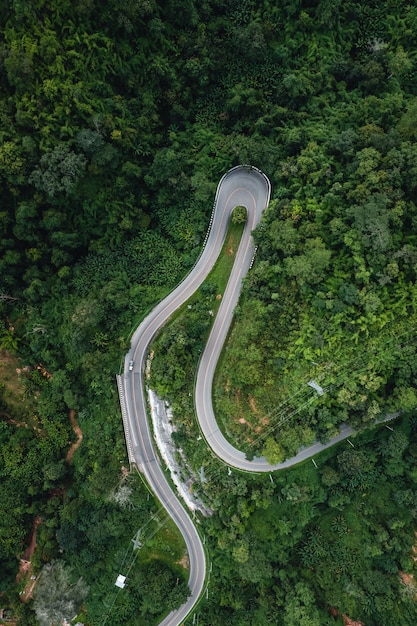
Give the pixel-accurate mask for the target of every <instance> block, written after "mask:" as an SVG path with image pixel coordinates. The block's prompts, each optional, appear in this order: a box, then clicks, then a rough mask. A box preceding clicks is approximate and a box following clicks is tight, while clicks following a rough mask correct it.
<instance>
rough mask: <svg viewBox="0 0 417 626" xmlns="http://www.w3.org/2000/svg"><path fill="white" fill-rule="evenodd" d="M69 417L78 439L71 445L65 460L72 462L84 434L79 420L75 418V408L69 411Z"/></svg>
mask: <svg viewBox="0 0 417 626" xmlns="http://www.w3.org/2000/svg"><path fill="white" fill-rule="evenodd" d="M69 419H70V422H71V426H72V429H73V431H74V432H75V434H76V435H77V441H75V443H73V444H72V446H71V447H70V449H69V450H68V452H67V456H66V457H65V461H66V462H67V463H71V461H72V457H73V456H74V453H75V451H76V450H77V448H78V447H79V446H80V445H81V442H82V440H83V434H82V432H81V428H80V427H79V426H78V422H77V420H76V419H75V411H74V409H71V410H70V412H69Z"/></svg>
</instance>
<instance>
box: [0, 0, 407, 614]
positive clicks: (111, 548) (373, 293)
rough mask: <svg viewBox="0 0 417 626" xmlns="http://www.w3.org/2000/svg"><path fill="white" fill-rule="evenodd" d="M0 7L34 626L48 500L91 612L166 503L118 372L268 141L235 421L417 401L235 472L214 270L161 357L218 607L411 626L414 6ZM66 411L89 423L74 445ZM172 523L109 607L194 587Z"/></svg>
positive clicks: (165, 340) (5, 238)
mask: <svg viewBox="0 0 417 626" xmlns="http://www.w3.org/2000/svg"><path fill="white" fill-rule="evenodd" d="M0 23H1V26H2V28H1V29H0V58H1V63H0V136H1V142H0V193H1V199H2V200H1V208H0V217H1V219H0V347H1V350H2V363H5V364H4V365H2V366H1V367H2V369H1V374H0V376H1V395H0V401H1V407H0V411H1V420H0V444H1V445H0V496H1V502H2V515H1V517H0V565H1V568H2V576H1V581H0V593H1V594H2V595H1V598H2V604H4V606H6V607H7V608H9V607H12V608H13V610H14V613H15V615H16V617H17V618H19V620H20V623H21V624H23V625H24V626H31V625H34V624H36V623H37V618H36V614H35V610H37V614H38V616H40V618H41V616H42V615H44V616H45V615H46V616H49V615H50V613H48V606H45V604H43V605H42V600H44V599H45V598H47V594H43V595H42V586H40V587H39V589H40V591H39V595H38V598H37V597H36V587H35V589H34V599H33V600H30V601H29V602H27V603H22V602H21V598H20V596H19V595H18V592H19V591H20V590H21V589H20V588H19V585H16V575H17V572H18V569H19V559H20V557H21V556H22V555H23V554H24V552H25V549H26V548H27V545H28V541H29V537H30V535H31V529H32V528H33V524H34V521H35V519H36V518H37V516H40V517H41V520H42V521H41V523H40V524H39V526H38V528H37V539H36V541H37V545H36V549H35V552H34V554H33V557H31V561H32V567H33V570H34V572H35V574H39V573H40V572H42V571H43V574H42V575H44V576H45V578H44V580H45V579H47V577H48V575H50V576H53V575H55V573H56V572H58V575H59V580H61V582H62V585H64V583H65V581H67V582H68V585H69V588H70V589H73V590H75V591H76V593H75V594H74V597H71V594H69V596H67V595H65V594H62V597H63V598H64V597H65V598H67V597H68V601H69V602H70V604H69V606H71V610H72V609H73V604H71V602H72V601H73V600H74V602H75V604H76V605H80V606H79V608H78V606H77V610H80V621H83V622H84V623H85V624H86V625H87V626H96V625H97V626H99V625H100V626H101V624H102V622H103V620H104V619H105V616H104V612H103V611H104V609H106V610H110V609H108V606H109V605H110V606H111V602H112V601H113V599H114V598H115V597H116V596H114V595H113V594H114V592H115V589H116V588H115V587H114V582H115V580H116V576H117V575H118V574H119V573H123V572H121V571H119V570H120V565H121V563H123V558H124V556H125V555H126V551H127V550H128V548H130V550H131V552H132V550H133V544H132V543H131V539H132V538H133V537H135V536H136V533H137V530H138V529H139V528H141V527H142V526H144V525H146V524H148V523H149V524H151V523H152V522H151V521H150V520H152V519H153V516H154V514H155V513H156V512H157V509H158V507H157V505H156V504H155V503H154V501H153V498H152V497H151V496H149V499H148V492H147V491H146V490H145V488H144V487H143V486H142V485H141V484H140V481H139V480H137V479H136V478H135V477H133V476H132V475H131V474H130V473H128V474H126V471H128V468H127V459H126V450H125V444H124V437H123V428H122V421H121V417H120V411H119V403H118V396H117V389H116V384H115V373H116V372H117V371H118V369H119V365H120V360H121V357H122V356H123V354H125V352H126V350H127V348H128V346H129V338H130V332H131V329H132V326H133V324H134V323H135V322H138V321H139V320H140V319H142V318H143V316H144V315H145V313H146V312H147V311H148V310H149V309H150V308H151V307H152V306H153V305H154V304H155V303H156V302H157V301H158V300H159V299H160V298H162V297H163V296H164V295H165V294H166V293H168V292H169V290H170V289H172V287H173V286H175V285H176V284H177V283H178V281H179V280H181V278H182V277H183V276H184V274H185V273H186V272H187V271H188V270H189V269H190V268H191V267H192V265H193V263H194V262H195V260H196V258H197V256H198V254H199V252H200V250H201V246H202V243H203V241H204V236H205V233H206V229H207V224H208V221H209V217H210V212H211V208H212V203H213V199H214V195H215V190H216V186H217V183H218V181H219V179H220V177H221V176H222V175H223V174H224V172H225V171H227V169H229V168H230V167H232V166H234V165H237V164H241V163H250V164H253V165H255V166H257V167H259V168H260V169H262V170H263V171H264V172H265V173H266V174H267V175H268V177H269V178H270V180H271V182H272V187H273V194H272V201H271V205H270V208H269V210H268V212H267V213H266V214H265V219H264V220H263V224H262V225H261V227H260V228H259V229H258V231H257V232H256V233H255V239H256V243H257V245H258V252H257V257H256V262H255V264H254V267H253V269H252V270H251V272H250V273H249V275H248V278H247V280H246V283H245V286H244V290H243V295H242V299H241V302H240V303H239V307H238V310H237V312H236V320H235V324H234V325H233V328H232V329H231V332H230V336H229V342H228V344H227V346H226V349H225V351H224V354H223V357H222V360H221V363H220V367H219V370H218V372H217V374H216V386H215V398H214V399H215V403H216V409H217V411H218V414H219V416H220V418H221V420H222V422H221V424H222V428H223V429H224V430H225V431H226V432H227V433H228V436H230V437H231V439H232V440H233V441H234V442H235V443H236V444H237V445H240V446H241V447H242V448H243V449H245V450H246V451H247V453H248V454H249V455H250V454H255V453H256V454H257V453H259V452H266V453H267V455H268V457H269V458H271V459H272V458H274V459H277V458H281V457H284V456H288V455H291V454H293V453H294V452H295V451H296V449H297V448H298V446H299V445H300V444H302V443H307V442H308V441H310V440H311V439H312V438H315V437H318V438H320V439H321V440H326V439H327V438H328V437H330V436H331V435H332V434H333V433H334V432H335V431H336V430H337V428H338V426H339V424H340V422H341V421H349V422H351V423H353V424H354V425H355V426H357V427H360V428H362V427H366V426H368V425H370V424H372V422H373V420H374V418H375V417H379V416H381V415H384V414H385V413H386V412H387V411H392V410H398V409H402V410H403V414H402V415H401V417H400V418H399V419H398V420H397V423H395V425H394V424H393V427H394V429H395V430H394V432H391V431H389V430H388V429H387V428H384V427H382V428H379V429H376V430H375V429H370V430H369V431H366V433H365V434H364V435H361V438H359V439H355V440H354V445H355V448H351V447H350V446H349V444H348V443H345V444H341V445H340V446H338V447H337V448H335V449H334V450H330V451H327V452H326V453H325V454H324V455H322V456H321V457H319V458H317V459H316V460H317V465H318V468H317V469H316V468H315V467H314V466H313V464H312V463H307V464H305V465H303V466H301V467H299V468H294V469H293V470H291V471H289V472H285V473H282V474H277V475H274V476H273V482H272V481H271V480H270V478H269V476H267V477H258V476H247V475H240V474H238V473H235V472H232V473H231V474H230V475H229V473H228V471H227V468H224V467H223V466H222V465H221V464H220V463H219V462H218V461H217V460H216V459H213V458H212V456H211V454H210V452H209V451H208V450H207V448H206V446H205V444H204V442H202V441H201V440H200V441H199V440H198V430H197V428H196V425H195V421H194V413H193V406H192V395H191V396H190V395H189V393H190V392H191V393H192V381H193V380H194V372H195V364H196V363H197V361H198V354H199V350H200V349H201V347H202V344H203V338H204V336H205V333H206V332H208V328H209V324H210V320H211V319H212V317H211V315H210V314H209V313H208V311H210V310H213V313H214V312H215V307H216V303H217V302H218V301H217V300H216V296H217V295H219V294H220V293H222V290H221V287H219V286H218V285H217V284H215V283H214V281H213V282H212V283H211V284H210V280H212V279H210V280H209V281H208V282H207V283H206V284H205V285H204V286H203V287H202V288H201V289H200V291H199V294H198V295H197V296H196V300H195V301H193V303H192V309H184V310H183V311H181V312H179V313H178V316H177V317H176V318H174V320H173V323H172V326H168V327H167V329H166V331H162V332H161V334H160V335H159V337H158V339H157V342H156V344H155V345H156V346H157V349H156V350H155V357H154V364H153V372H154V374H153V375H154V376H155V378H154V380H155V381H156V386H157V387H158V389H159V391H160V392H162V393H163V394H164V395H165V396H166V397H167V398H169V399H171V400H172V401H173V405H174V411H175V416H176V419H177V420H178V426H179V428H178V433H177V435H176V436H177V438H178V442H179V443H181V445H182V446H183V447H184V450H185V451H186V453H187V456H188V458H189V460H190V463H191V464H192V465H193V467H194V468H195V469H199V468H200V467H201V466H204V467H205V474H206V476H207V483H206V484H204V485H203V486H201V493H202V496H203V497H205V498H206V500H207V501H208V502H209V503H210V505H211V506H212V507H213V508H214V509H215V514H214V515H213V516H212V517H211V518H210V519H209V520H201V521H200V523H201V528H202V530H203V531H204V533H205V535H206V538H207V543H208V545H209V551H210V555H211V558H212V560H213V575H212V576H211V583H210V588H209V598H208V600H204V601H203V602H202V604H201V609H200V610H199V609H198V610H199V611H200V612H199V624H200V625H203V624H207V626H208V625H210V626H216V625H217V624H218V625H219V626H220V624H221V625H222V626H223V624H225V623H228V624H230V625H231V626H245V624H251V625H252V624H254V623H256V624H259V625H260V626H262V625H263V624H265V625H266V624H268V623H270V622H271V621H272V622H276V621H277V620H279V621H280V623H282V626H304V624H308V625H309V626H316V625H317V626H324V625H325V624H327V623H329V624H335V623H341V620H342V617H341V615H342V614H343V613H346V614H349V615H350V616H351V617H352V618H355V619H361V620H362V621H363V622H364V624H366V626H374V625H375V626H377V625H378V626H381V624H387V625H389V626H397V624H398V625H400V624H401V626H404V625H410V626H414V625H415V624H416V622H417V620H416V614H415V613H416V605H415V590H414V579H413V578H412V576H413V574H414V560H413V551H412V546H413V543H414V541H415V537H414V531H415V515H416V500H415V499H416V484H415V483H416V480H415V470H414V465H415V456H416V455H415V448H416V445H417V442H416V441H415V437H414V433H415V422H414V411H415V407H416V391H415V388H416V371H417V358H416V352H415V340H414V335H415V328H416V326H417V324H416V312H415V301H416V293H415V282H416V280H415V279H416V276H415V271H416V269H415V268H416V258H417V256H416V251H417V244H416V241H415V239H416V236H415V234H414V233H415V230H416V206H415V190H416V186H417V173H416V168H415V163H416V156H417V153H416V139H417V136H416V128H417V124H416V120H417V87H416V85H417V82H416V53H415V50H416V49H417V8H416V7H414V6H413V4H412V3H410V2H406V1H405V0H396V1H395V2H393V1H391V0H383V1H382V2H370V1H369V0H347V1H345V2H341V1H339V0H331V1H330V0H302V1H300V2H295V1H294V0H291V1H290V0H288V1H283V2H279V3H276V2H270V1H269V0H227V1H226V2H224V1H222V2H219V1H218V0H207V1H205V2H202V3H196V2H193V1H192V0H191V1H190V0H175V1H174V0H167V1H166V2H164V3H161V2H159V1H158V0H149V1H148V0H139V1H137V2H131V3H126V2H125V1H123V2H121V1H120V0H75V1H73V2H69V0H54V2H52V1H50V0H25V1H20V0H19V1H18V0H6V1H5V2H2V3H1V5H0ZM241 217H242V216H241ZM231 256H232V255H231ZM226 274H227V270H225V275H226ZM222 280H223V279H222ZM175 325H176V326H175ZM174 339H175V340H176V342H175V341H174ZM178 339H180V341H177V340H178ZM181 341H183V342H182V343H181ZM164 356H165V358H164ZM167 356H168V357H169V359H168V358H166V357H167ZM16 369H19V370H20V371H21V373H20V374H18V373H17V372H16ZM311 379H315V380H317V381H318V382H319V383H320V384H322V385H323V386H324V387H326V388H328V392H327V393H326V394H325V395H324V396H323V397H321V398H319V397H318V396H317V395H314V392H313V390H311V389H310V388H308V387H307V382H308V381H309V380H311ZM297 394H299V396H298V399H297ZM311 398H313V400H312V401H311V403H310V399H311ZM300 400H302V402H301V406H302V407H303V408H302V410H299V409H300ZM71 410H73V411H75V416H76V420H77V423H78V425H79V427H80V429H81V432H82V435H83V439H82V443H81V444H80V446H79V447H78V448H77V450H76V451H75V452H74V455H73V457H72V458H71V459H70V460H69V461H68V462H66V461H65V459H66V457H67V454H68V451H69V450H70V449H71V446H72V444H74V443H75V441H76V439H77V437H76V435H75V433H74V431H73V429H72V426H71V421H70V419H69V415H70V413H69V412H70V411H71ZM123 468H126V470H124V469H123ZM149 542H150V543H149V545H148V546H147V548H146V549H144V550H143V552H140V551H139V555H138V556H137V558H136V561H135V562H134V564H133V565H132V569H131V571H130V579H131V583H130V584H129V585H128V586H127V587H126V589H125V590H123V591H122V592H121V593H120V595H119V596H117V598H116V599H115V603H114V605H113V608H112V609H111V610H110V614H109V615H110V617H109V623H110V621H111V623H112V624H119V623H120V624H123V626H129V625H130V624H132V625H133V624H134V625H135V626H136V625H137V624H138V623H144V624H146V625H148V624H151V623H152V621H154V622H155V623H157V622H158V619H159V616H158V613H157V612H159V614H163V613H165V612H166V611H168V610H169V608H170V607H172V606H174V605H175V604H179V603H181V602H182V601H183V600H184V598H185V597H186V595H187V589H186V585H185V583H184V581H185V580H186V578H187V573H186V568H184V567H183V564H185V565H186V563H185V561H184V560H183V557H184V554H183V547H181V546H180V543H179V539H178V537H177V536H176V535H175V531H174V529H171V528H170V526H169V525H168V526H167V525H164V526H163V527H162V528H161V529H160V530H159V533H156V534H155V535H154V536H152V538H150V539H149ZM325 548H326V549H325ZM327 548H329V549H327ZM129 554H130V553H129ZM132 554H133V552H132ZM129 558H130V557H129ZM56 563H60V565H56ZM181 563H182V564H181ZM40 580H42V577H41V579H40ZM80 580H82V583H78V581H80ZM156 581H161V583H162V584H163V587H164V589H165V590H166V596H161V595H159V596H158V598H159V599H158V600H157V599H156V596H157V595H158V593H159V594H160V593H161V591H160V589H159V588H158V589H156V586H155V584H156ZM383 582H384V585H383ZM38 584H40V583H37V585H38ZM77 585H78V586H77ZM63 589H64V588H63ZM58 595H59V591H58ZM0 608H1V607H0ZM333 609H334V611H336V610H337V612H338V613H339V617H333V613H334V611H333ZM332 611H333V612H332ZM69 617H70V618H72V617H73V615H70V616H69ZM46 619H50V618H49V617H47V618H46ZM192 619H193V618H190V620H189V621H190V622H191V621H192ZM140 620H142V621H140ZM337 620H338V621H337Z"/></svg>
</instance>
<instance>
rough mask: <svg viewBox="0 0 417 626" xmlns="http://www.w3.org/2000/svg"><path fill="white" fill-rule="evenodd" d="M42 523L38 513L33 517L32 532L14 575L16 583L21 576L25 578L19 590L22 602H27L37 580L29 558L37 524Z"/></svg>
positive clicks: (32, 548)
mask: <svg viewBox="0 0 417 626" xmlns="http://www.w3.org/2000/svg"><path fill="white" fill-rule="evenodd" d="M41 523H42V518H41V517H40V515H38V516H37V517H36V518H35V521H34V522H33V526H32V532H31V535H30V541H29V545H28V547H27V548H26V550H25V551H24V553H23V556H22V558H21V559H20V565H19V571H18V573H17V576H16V583H18V582H19V581H20V580H21V579H22V578H26V584H25V587H24V589H23V591H21V592H20V599H21V600H22V602H27V601H28V600H30V598H31V597H32V594H33V590H34V588H35V585H36V583H37V581H38V577H36V578H34V577H33V570H32V563H31V562H30V559H31V558H32V555H33V553H34V551H35V548H36V531H37V529H38V526H39V524H41Z"/></svg>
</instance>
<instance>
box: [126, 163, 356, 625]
mask: <svg viewBox="0 0 417 626" xmlns="http://www.w3.org/2000/svg"><path fill="white" fill-rule="evenodd" d="M270 192H271V185H270V182H269V180H268V178H267V177H266V176H265V175H264V174H263V173H262V172H260V171H259V170H257V169H256V168H253V167H249V166H238V167H235V168H233V169H231V170H230V171H229V172H227V173H226V174H225V175H224V176H223V178H222V179H221V180H220V183H219V185H218V188H217V192H216V199H215V203H214V208H213V213H212V217H211V220H210V230H209V234H208V237H207V238H206V242H205V246H204V248H203V251H202V253H201V255H200V257H199V259H198V261H197V263H196V264H195V266H194V268H193V269H192V270H191V272H190V273H189V274H188V276H187V277H186V278H185V279H184V280H183V282H182V283H181V284H180V285H179V286H178V287H177V288H176V289H174V291H172V292H171V293H170V294H169V295H168V296H167V297H166V298H165V299H164V300H163V301H162V302H160V303H159V304H158V305H157V306H156V307H155V308H154V309H153V310H152V311H151V313H150V314H149V315H148V316H147V317H146V318H145V319H144V320H143V322H142V323H141V324H140V325H139V327H138V328H137V329H136V331H135V332H134V334H133V337H132V341H131V348H130V350H129V352H128V354H127V355H126V358H125V366H124V375H123V376H119V377H118V380H117V382H118V388H119V394H120V401H121V407H122V415H123V424H124V428H125V434H126V442H127V448H128V454H129V460H130V462H131V463H135V464H136V466H137V467H138V469H139V470H140V471H141V472H143V474H144V476H145V477H146V479H147V481H148V483H149V485H150V487H151V489H152V490H153V492H154V493H155V495H156V496H157V498H158V499H159V501H160V502H161V504H162V505H163V506H164V508H165V509H166V510H167V512H168V513H169V515H170V516H171V518H172V519H173V520H174V522H175V524H176V525H177V526H178V528H179V530H180V532H181V533H182V535H183V537H184V540H185V543H186V546H187V552H188V557H189V562H190V577H189V581H188V585H189V588H190V591H191V595H190V598H189V599H188V601H187V602H186V603H185V604H183V605H182V606H181V607H180V608H179V609H178V610H176V611H173V612H171V613H170V614H169V615H168V616H167V617H166V618H165V619H164V620H163V621H162V622H161V624H160V626H180V624H182V623H183V621H184V620H185V618H186V616H187V615H188V614H189V613H190V611H191V610H192V608H193V606H194V605H195V603H196V602H197V600H198V598H199V597H200V595H201V593H202V591H203V589H204V582H205V575H206V556H205V552H204V548H203V545H202V542H201V540H200V537H199V534H198V532H197V530H196V527H195V525H194V524H193V522H192V520H191V518H190V517H189V515H188V513H187V512H186V511H185V509H184V507H183V506H182V504H181V503H180V501H179V500H178V498H177V497H176V495H175V493H174V492H173V490H172V488H171V486H170V484H169V483H168V481H167V479H166V477H165V473H164V470H163V468H162V466H161V464H160V461H159V457H158V456H157V454H156V453H155V449H154V444H153V437H152V433H151V430H150V427H149V422H148V418H147V408H146V407H147V402H146V396H145V381H144V377H145V366H146V359H147V356H148V351H149V345H150V343H151V341H152V339H153V337H154V336H155V334H156V333H157V331H158V330H159V329H160V328H161V327H162V326H163V325H164V324H165V323H166V321H167V320H168V319H169V317H170V316H171V315H172V313H173V312H174V311H175V310H176V309H177V308H178V307H180V306H181V305H182V304H183V303H184V302H186V301H187V300H188V298H189V297H190V296H191V295H192V294H193V293H194V292H195V291H196V289H197V288H198V287H199V286H200V285H201V283H202V282H203V281H204V279H205V278H206V277H207V275H208V274H209V272H210V270H211V269H212V267H213V265H214V263H215V262H216V260H217V257H218V255H219V254H220V251H221V249H222V245H223V242H224V239H225V236H226V232H227V228H228V223H229V219H230V216H231V213H232V211H233V209H234V208H235V207H236V206H238V205H243V206H245V207H246V209H247V214H248V218H247V221H246V225H245V228H244V231H243V235H242V238H241V241H240V245H239V248H238V251H237V254H236V258H235V263H234V265H233V268H232V272H231V274H230V277H229V281H228V284H227V287H226V290H225V293H224V294H223V298H222V303H221V306H220V308H219V311H218V314H217V316H216V319H215V322H214V325H213V327H212V331H211V333H210V336H209V339H208V341H207V344H206V347H205V349H204V352H203V354H202V356H201V360H200V365H199V370H198V375H197V381H196V387H195V406H196V412H197V417H198V421H199V424H200V428H201V431H202V433H203V435H204V437H205V439H206V441H207V443H208V444H209V445H210V447H211V448H212V450H213V451H214V453H215V454H216V455H217V456H218V457H219V458H220V459H221V460H222V461H223V462H224V463H226V464H227V465H230V466H232V467H235V468H238V469H241V470H245V471H249V472H271V471H273V470H277V469H283V468H286V467H290V466H291V465H295V464H296V463H299V462H300V461H303V460H304V459H306V458H309V457H311V456H313V455H314V454H316V453H317V452H320V451H321V450H323V449H325V448H327V447H329V446H332V445H334V444H335V443H337V442H338V441H340V440H342V439H346V438H347V437H349V436H350V435H351V434H352V429H351V428H350V427H349V426H344V427H343V428H342V430H341V432H340V434H339V435H338V436H337V437H335V438H333V439H332V440H331V441H330V442H329V443H328V444H326V445H323V444H320V443H315V444H314V445H312V446H310V447H309V448H305V449H303V450H302V451H300V452H299V453H298V454H297V455H296V456H295V457H293V458H292V459H288V460H287V461H285V462H284V463H280V464H278V465H274V466H271V465H269V463H268V462H267V460H266V459H265V458H264V457H259V458H255V459H253V460H252V461H249V460H247V459H246V457H245V455H244V453H243V452H240V451H239V450H237V449H236V448H234V447H233V446H232V445H231V444H230V443H229V442H228V441H227V440H226V439H225V438H224V437H223V435H222V433H221V432H220V430H219V428H218V425H217V423H216V419H215V416H214V412H213V406H212V400H211V390H212V383H213V376H214V371H215V368H216V364H217V361H218V358H219V356H220V352H221V349H222V346H223V343H224V341H225V339H226V336H227V332H228V329H229V326H230V323H231V321H232V316H233V310H234V308H235V306H236V303H237V301H238V298H239V293H240V289H241V283H242V279H243V277H244V276H245V274H246V273H247V271H248V269H249V267H250V265H251V262H252V260H253V256H254V249H253V241H252V237H251V232H252V231H253V229H254V228H255V227H256V225H257V224H258V223H259V221H260V219H261V215H262V212H263V210H264V209H265V208H266V207H267V206H268V202H269V197H270ZM131 361H133V362H134V365H133V370H130V368H129V363H130V362H131Z"/></svg>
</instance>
